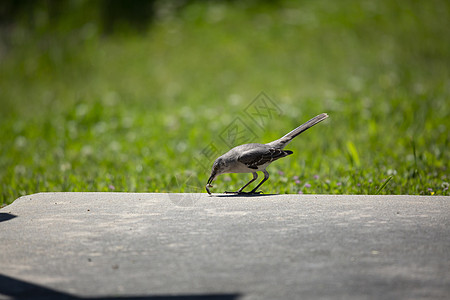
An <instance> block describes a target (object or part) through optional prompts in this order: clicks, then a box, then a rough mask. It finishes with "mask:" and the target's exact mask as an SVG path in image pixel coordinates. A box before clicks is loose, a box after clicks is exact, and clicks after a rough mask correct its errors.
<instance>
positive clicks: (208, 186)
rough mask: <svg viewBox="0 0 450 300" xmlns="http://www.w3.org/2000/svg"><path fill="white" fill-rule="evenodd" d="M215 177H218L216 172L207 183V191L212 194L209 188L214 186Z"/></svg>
mask: <svg viewBox="0 0 450 300" xmlns="http://www.w3.org/2000/svg"><path fill="white" fill-rule="evenodd" d="M214 178H216V174H215V173H212V174H211V176H209V179H208V182H207V183H206V186H205V188H206V191H207V192H208V194H210V195H211V192H210V191H209V188H210V187H212V185H211V182H212V181H213V180H214Z"/></svg>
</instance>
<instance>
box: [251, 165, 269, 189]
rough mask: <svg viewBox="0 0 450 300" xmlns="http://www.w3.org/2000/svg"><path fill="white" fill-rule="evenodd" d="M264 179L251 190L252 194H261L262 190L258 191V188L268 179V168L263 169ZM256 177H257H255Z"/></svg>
mask: <svg viewBox="0 0 450 300" xmlns="http://www.w3.org/2000/svg"><path fill="white" fill-rule="evenodd" d="M263 173H264V179H263V180H261V182H260V183H259V184H258V185H257V186H256V187H255V188H254V189H253V190H252V191H251V192H250V194H261V192H256V190H257V189H258V188H259V187H260V186H261V185H262V184H263V183H264V182H265V181H266V180H267V179H269V173H268V172H267V171H266V170H263ZM255 179H256V178H255Z"/></svg>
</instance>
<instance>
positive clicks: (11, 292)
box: [0, 274, 240, 300]
mask: <svg viewBox="0 0 450 300" xmlns="http://www.w3.org/2000/svg"><path fill="white" fill-rule="evenodd" d="M0 294H1V295H6V296H9V297H11V299H22V300H24V299H52V300H53V299H69V300H75V299H78V300H79V299H81V300H82V299H92V300H94V299H95V300H113V299H121V300H145V299H148V300H207V299H212V300H236V299H238V298H239V296H240V295H239V294H203V295H143V296H111V297H110V296H105V297H78V296H75V295H72V294H69V293H64V292H60V291H57V290H53V289H50V288H47V287H44V286H40V285H37V284H34V283H30V282H26V281H23V280H19V279H15V278H12V277H9V276H5V275H1V274H0Z"/></svg>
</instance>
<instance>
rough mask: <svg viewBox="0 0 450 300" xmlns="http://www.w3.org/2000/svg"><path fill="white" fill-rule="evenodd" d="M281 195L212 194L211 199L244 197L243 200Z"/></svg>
mask: <svg viewBox="0 0 450 300" xmlns="http://www.w3.org/2000/svg"><path fill="white" fill-rule="evenodd" d="M276 195H279V194H233V193H229V194H226V193H224V194H211V196H210V197H225V198H227V197H242V198H247V197H265V196H276Z"/></svg>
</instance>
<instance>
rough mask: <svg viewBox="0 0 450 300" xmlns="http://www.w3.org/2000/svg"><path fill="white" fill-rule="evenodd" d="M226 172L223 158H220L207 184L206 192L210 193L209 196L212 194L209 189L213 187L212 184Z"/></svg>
mask: <svg viewBox="0 0 450 300" xmlns="http://www.w3.org/2000/svg"><path fill="white" fill-rule="evenodd" d="M224 171H225V162H224V160H223V159H222V158H221V157H219V158H218V159H216V161H215V162H214V164H213V166H212V169H211V175H210V176H209V179H208V182H207V183H206V190H207V191H208V194H211V193H210V192H209V189H208V187H212V185H211V183H212V182H213V180H214V179H216V177H217V176H219V175H220V174H223V173H224Z"/></svg>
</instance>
